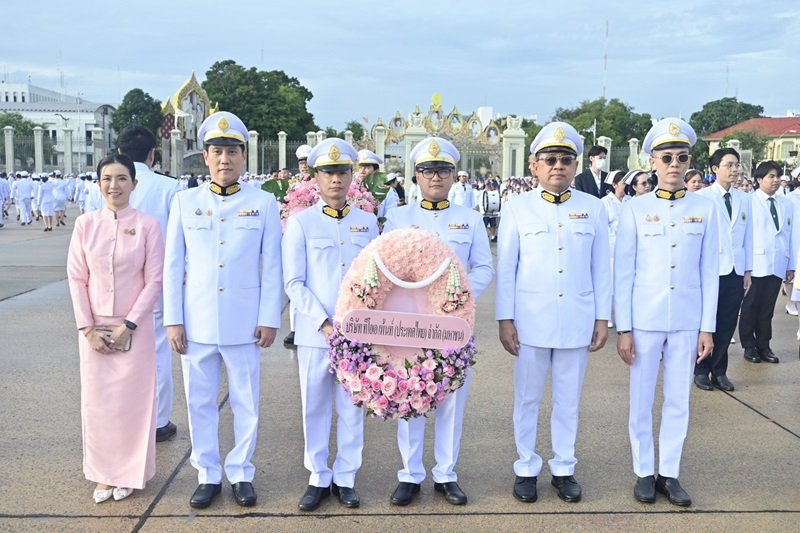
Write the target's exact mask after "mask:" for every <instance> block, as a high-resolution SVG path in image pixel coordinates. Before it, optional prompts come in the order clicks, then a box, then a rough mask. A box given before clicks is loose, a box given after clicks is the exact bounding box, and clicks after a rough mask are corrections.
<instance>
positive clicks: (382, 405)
mask: <svg viewBox="0 0 800 533" xmlns="http://www.w3.org/2000/svg"><path fill="white" fill-rule="evenodd" d="M375 407H376V408H378V409H381V410H383V409H386V408H387V407H389V399H388V398H386V396H381V397H380V398H378V399H377V400H376V401H375Z"/></svg>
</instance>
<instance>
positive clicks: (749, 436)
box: [0, 209, 800, 532]
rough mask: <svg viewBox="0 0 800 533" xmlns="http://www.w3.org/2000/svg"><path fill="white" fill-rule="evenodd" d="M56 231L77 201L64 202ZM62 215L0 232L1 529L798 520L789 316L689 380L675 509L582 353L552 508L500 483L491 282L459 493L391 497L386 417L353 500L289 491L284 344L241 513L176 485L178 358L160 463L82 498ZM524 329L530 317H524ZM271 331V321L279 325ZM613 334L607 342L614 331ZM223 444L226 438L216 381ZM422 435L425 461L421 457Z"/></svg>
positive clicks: (623, 526) (509, 435) (597, 364)
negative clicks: (707, 384) (566, 455)
mask: <svg viewBox="0 0 800 533" xmlns="http://www.w3.org/2000/svg"><path fill="white" fill-rule="evenodd" d="M69 214H70V218H69V222H70V228H71V224H72V222H73V221H74V216H75V212H74V209H71V210H70V212H69ZM68 241H69V228H67V229H66V230H65V229H64V228H61V229H59V230H56V231H54V232H52V233H43V232H42V231H41V228H40V227H37V226H32V227H30V228H28V227H25V228H20V227H19V226H17V225H16V224H14V223H11V224H8V225H6V227H5V228H2V229H0V346H2V348H1V349H0V354H2V356H0V375H2V376H3V377H2V380H1V381H0V405H1V406H2V407H0V426H2V428H3V431H2V433H0V531H131V530H143V531H192V532H197V531H225V530H230V529H233V528H236V529H237V530H243V531H251V530H253V531H263V530H270V531H309V530H314V531H340V530H345V529H351V530H352V529H356V528H357V529H362V530H365V531H384V530H385V531H392V530H408V531H486V530H494V531H523V530H524V531H540V530H541V531H544V530H547V531H595V532H596V531H643V530H645V529H647V530H671V531H698V530H705V531H709V530H717V531H729V530H737V531H797V530H798V523H800V481H798V479H800V361H798V355H797V353H798V352H797V342H796V341H795V331H796V330H797V319H796V318H791V317H789V316H787V315H786V314H785V313H784V312H783V301H784V299H783V298H782V299H781V300H780V301H779V303H778V308H777V311H778V312H777V313H776V319H775V337H776V338H775V340H774V343H773V348H774V349H775V352H776V353H777V354H778V355H779V356H780V357H781V363H780V364H778V365H768V364H758V365H755V364H751V363H746V362H744V360H743V359H742V357H741V349H740V348H739V347H738V345H734V346H732V347H731V365H730V367H731V368H730V371H729V376H730V377H731V379H732V380H733V381H734V383H735V384H736V387H737V390H736V392H734V393H730V394H729V393H724V392H720V391H714V392H703V391H698V390H697V389H693V393H692V422H691V426H690V431H689V436H688V438H687V441H686V446H685V454H684V461H683V468H682V474H681V481H682V482H683V485H684V486H685V488H686V489H687V490H688V491H689V492H690V493H691V495H692V497H693V499H694V504H693V506H692V507H690V508H688V509H685V510H684V509H679V508H677V507H674V506H672V505H670V504H669V503H668V502H666V501H665V500H664V499H663V498H661V497H659V499H658V501H657V502H656V503H655V504H653V505H644V504H639V503H637V502H636V501H634V500H633V497H632V494H631V492H632V486H633V482H634V480H635V477H634V475H633V473H632V471H631V466H630V463H631V460H630V447H629V444H628V438H627V426H626V421H627V409H628V396H627V383H628V373H627V370H626V367H625V365H624V364H623V363H622V362H621V361H620V359H619V357H618V356H617V355H616V353H615V351H614V350H613V349H612V348H611V347H607V348H605V349H603V350H602V351H601V352H600V353H598V354H594V355H592V356H591V359H590V366H589V370H588V374H587V378H586V386H585V389H584V397H583V404H582V410H581V416H582V420H581V430H580V434H579V439H578V457H579V460H580V463H579V465H578V470H577V473H576V475H577V478H578V480H579V481H580V482H581V483H582V484H583V487H584V499H583V501H582V502H580V503H577V504H567V503H564V502H562V501H561V500H559V499H558V497H557V496H556V494H555V492H554V490H553V489H552V488H551V487H550V486H549V473H548V472H547V471H546V468H545V470H544V471H543V472H542V475H541V479H540V482H539V492H540V496H539V501H538V502H537V503H534V504H522V503H519V502H517V501H516V500H515V499H514V498H513V497H512V496H511V485H512V483H513V472H512V470H511V465H512V463H513V461H514V459H515V450H514V439H513V431H512V423H511V406H512V391H511V368H512V364H511V363H512V361H511V357H510V356H508V355H506V354H505V353H504V352H502V350H501V347H500V344H499V342H498V341H497V333H496V326H495V323H494V321H493V320H492V307H493V295H492V291H491V290H490V291H488V292H487V294H486V296H485V297H484V298H483V299H482V301H481V302H480V305H479V310H478V313H479V316H478V324H479V326H478V331H477V335H478V339H479V343H480V347H481V358H480V361H479V363H478V364H477V366H476V367H475V374H476V375H475V380H474V383H473V389H472V392H471V397H470V401H469V405H468V407H467V418H466V421H465V431H464V439H463V445H462V451H461V460H460V462H459V468H458V472H459V481H460V483H461V485H462V487H463V488H464V489H465V491H466V492H467V493H468V495H469V498H470V502H469V504H468V505H466V506H464V507H453V506H450V505H448V504H447V503H446V502H444V500H443V498H442V497H441V496H440V495H437V494H435V493H434V492H433V487H432V483H431V481H430V480H427V481H426V482H425V484H424V486H423V490H422V494H421V497H420V498H419V500H418V501H416V502H415V503H414V504H412V505H410V506H408V507H406V508H398V507H393V506H391V505H390V504H389V501H388V500H389V494H390V493H391V491H392V490H393V488H394V486H395V483H396V477H395V476H396V470H397V468H398V466H399V464H400V457H399V454H398V452H397V449H396V446H395V437H394V435H395V427H396V426H395V424H394V423H391V422H383V421H380V420H374V419H368V420H367V422H366V446H365V450H364V466H363V468H362V469H361V472H360V473H359V476H358V480H357V488H358V489H359V492H360V494H361V498H362V506H361V508H360V509H357V510H347V509H344V508H342V507H341V506H339V505H338V503H337V502H335V501H333V500H330V501H328V502H326V503H324V504H323V505H322V506H321V507H320V509H319V510H318V511H316V512H314V513H308V514H306V513H300V512H299V511H298V510H297V501H298V499H299V498H300V496H301V494H302V493H303V491H304V489H305V486H306V483H307V473H306V471H305V469H304V468H303V456H302V445H303V434H302V427H301V423H300V408H299V405H300V395H299V388H298V380H297V360H296V357H295V354H294V353H293V352H292V351H290V350H287V349H285V348H283V347H275V348H272V349H269V350H266V351H264V352H263V367H262V404H261V405H262V420H261V429H260V440H259V444H258V448H257V450H256V456H255V464H256V466H257V468H258V473H257V476H256V480H255V485H256V489H257V491H258V496H259V503H258V505H257V506H256V507H253V508H250V509H242V508H240V507H237V506H236V504H235V503H234V501H233V497H232V495H231V492H230V489H229V487H227V486H226V487H224V492H223V497H222V498H220V499H219V500H217V502H216V503H215V505H214V506H213V507H211V508H210V509H208V510H205V511H200V512H196V511H194V510H192V509H191V508H190V507H189V505H188V498H189V496H190V495H191V493H192V491H193V490H194V487H195V484H196V476H195V471H194V470H193V469H192V468H191V466H190V465H189V464H188V460H187V459H188V454H189V440H188V430H187V426H186V409H185V405H184V402H183V398H182V397H183V394H182V390H183V389H182V381H181V375H180V369H179V365H178V364H177V363H178V362H177V359H176V364H175V376H176V388H177V394H176V406H175V415H174V417H173V420H174V421H175V422H176V423H177V424H178V431H179V433H178V436H177V438H176V439H175V440H173V441H171V442H166V443H160V444H158V448H157V450H158V457H157V462H158V463H157V464H158V472H157V474H156V477H155V478H154V479H153V480H152V481H151V482H150V483H149V484H148V486H147V488H146V489H145V490H144V491H140V492H137V493H136V494H135V495H134V496H133V497H131V498H129V499H128V500H125V501H122V502H113V501H112V502H106V503H103V504H100V505H96V504H94V503H93V502H92V500H91V491H92V488H93V485H92V484H91V483H89V482H88V481H86V480H85V479H84V477H83V474H82V462H81V434H80V398H79V375H78V350H77V333H76V332H75V330H74V320H73V317H72V310H71V306H70V301H69V292H68V289H67V285H66V282H65V281H64V279H65V273H64V263H65V257H66V249H67V246H68ZM529 327H536V323H535V317H532V319H531V324H530V325H529ZM285 333H286V330H285V328H284V330H282V331H281V332H280V333H279V336H280V338H282V337H283V335H284V334H285ZM612 340H613V339H612ZM220 406H221V411H222V417H221V428H222V429H221V440H222V443H223V446H224V447H225V448H229V447H230V445H231V440H232V429H231V415H230V408H229V406H228V404H227V401H226V396H225V395H224V393H223V395H221V397H220ZM549 408H550V404H549V402H547V401H546V402H545V405H544V407H543V414H542V416H541V417H540V421H541V423H540V432H539V449H540V451H541V453H542V454H543V455H544V456H545V458H548V454H549V448H550V446H549V428H548V426H549V424H548V423H547V421H548V419H549V417H548V413H549ZM432 434H433V431H432V430H431V431H429V433H428V440H429V442H428V445H427V446H426V450H427V454H426V464H427V465H428V466H430V465H431V463H432V457H431V455H432V454H431V453H430V450H431V441H430V439H431V437H432Z"/></svg>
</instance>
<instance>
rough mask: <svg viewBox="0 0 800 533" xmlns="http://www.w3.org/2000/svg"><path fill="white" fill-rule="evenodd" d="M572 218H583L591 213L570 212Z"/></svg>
mask: <svg viewBox="0 0 800 533" xmlns="http://www.w3.org/2000/svg"><path fill="white" fill-rule="evenodd" d="M569 218H570V220H583V219H586V218H589V213H570V214H569Z"/></svg>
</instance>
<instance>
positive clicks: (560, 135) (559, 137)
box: [553, 127, 567, 142]
mask: <svg viewBox="0 0 800 533" xmlns="http://www.w3.org/2000/svg"><path fill="white" fill-rule="evenodd" d="M566 136H567V134H566V132H565V131H564V128H562V127H558V128H556V131H555V132H553V138H554V139H555V140H556V141H558V142H561V141H563V140H564V137H566Z"/></svg>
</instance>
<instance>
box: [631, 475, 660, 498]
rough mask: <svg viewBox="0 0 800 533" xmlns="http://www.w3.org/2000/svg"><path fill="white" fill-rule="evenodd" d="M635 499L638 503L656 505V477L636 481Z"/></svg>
mask: <svg viewBox="0 0 800 533" xmlns="http://www.w3.org/2000/svg"><path fill="white" fill-rule="evenodd" d="M633 497H634V498H636V501H637V502H642V503H654V502H655V501H656V477H655V476H645V477H640V478H639V479H638V480H636V485H635V486H634V487H633Z"/></svg>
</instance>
